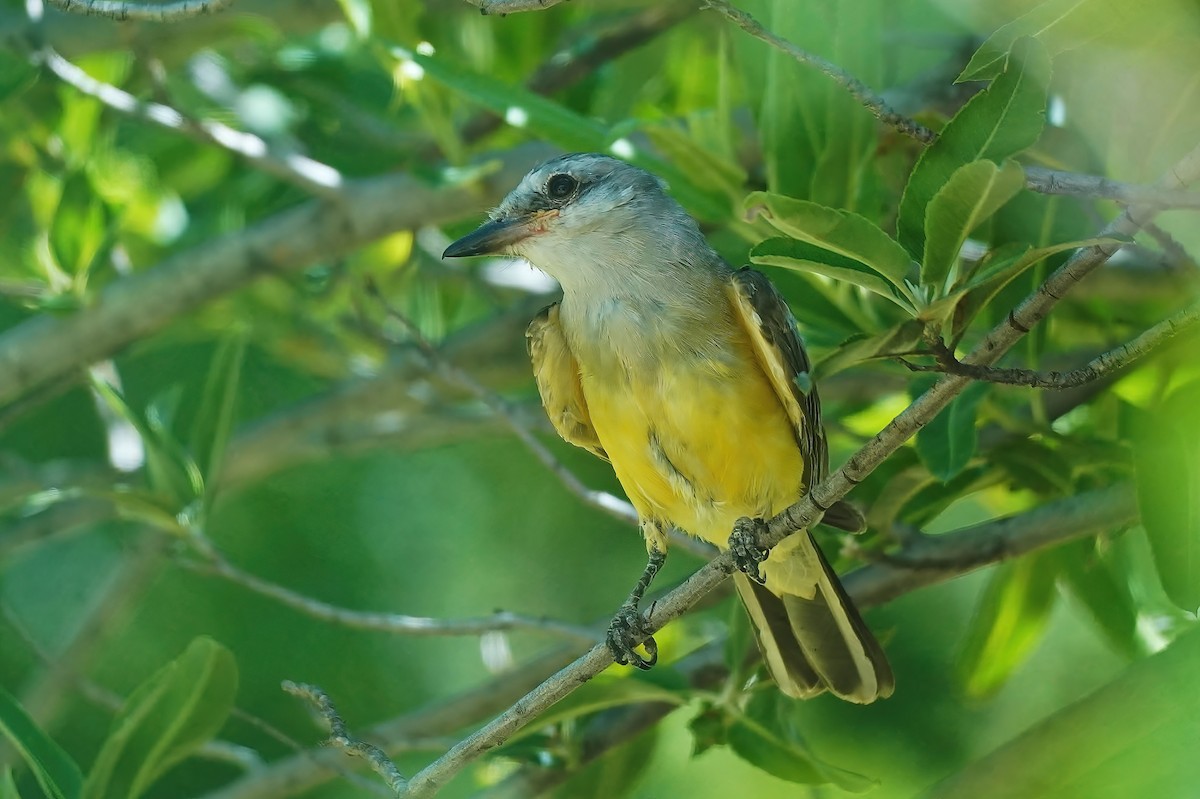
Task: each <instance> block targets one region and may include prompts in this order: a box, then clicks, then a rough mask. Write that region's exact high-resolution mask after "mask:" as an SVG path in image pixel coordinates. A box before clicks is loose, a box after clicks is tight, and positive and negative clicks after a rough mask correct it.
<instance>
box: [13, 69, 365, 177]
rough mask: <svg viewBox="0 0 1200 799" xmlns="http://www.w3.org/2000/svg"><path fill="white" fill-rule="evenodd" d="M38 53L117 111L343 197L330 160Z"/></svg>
mask: <svg viewBox="0 0 1200 799" xmlns="http://www.w3.org/2000/svg"><path fill="white" fill-rule="evenodd" d="M36 57H37V58H38V59H40V61H41V63H43V64H44V65H45V66H46V68H47V69H49V70H50V71H51V72H53V73H54V74H55V75H56V76H58V78H59V79H60V80H62V81H63V82H64V83H67V84H69V85H71V86H73V87H74V88H76V89H78V90H79V91H81V92H83V93H84V94H86V95H89V96H91V97H95V98H96V99H97V100H99V101H100V102H102V103H103V104H104V105H106V106H108V107H109V108H112V109H113V110H115V111H119V112H121V113H122V114H126V115H128V116H131V117H134V118H136V119H141V120H143V121H145V122H150V123H152V124H155V125H158V126H159V127H163V128H166V129H168V130H173V131H175V132H177V133H182V134H183V135H185V136H188V137H190V138H192V139H195V140H196V141H200V142H204V143H206V144H215V145H216V146H218V147H220V148H222V149H224V150H228V151H229V152H231V153H234V154H235V155H238V156H240V157H242V158H244V159H245V160H246V161H247V162H248V163H250V164H253V165H254V166H255V167H257V168H258V169H261V170H262V171H263V172H266V173H268V174H270V175H273V176H275V177H277V178H279V179H280V180H283V181H285V182H287V183H291V184H292V185H295V186H298V187H300V188H301V189H303V190H304V191H306V192H308V193H310V194H312V195H314V196H317V197H322V198H325V199H337V198H339V196H340V195H339V193H340V191H341V188H342V184H343V180H342V175H341V173H340V172H338V171H337V170H336V169H334V168H333V167H331V166H329V165H328V164H323V163H321V162H320V161H315V160H313V159H312V158H309V157H308V156H305V155H300V154H299V153H278V152H274V151H273V150H272V149H271V147H270V145H268V144H267V143H266V141H264V140H263V139H261V138H259V137H258V136H255V135H254V134H252V133H246V132H244V131H240V130H235V129H233V128H231V127H229V126H228V125H224V124H222V123H220V122H216V121H214V120H209V119H201V120H194V119H190V118H189V117H187V116H185V115H184V114H182V113H181V112H179V111H177V110H175V109H174V108H171V107H170V106H166V105H163V104H162V103H155V102H149V101H145V100H139V99H138V98H136V97H134V96H133V95H132V94H130V93H129V92H127V91H125V90H124V89H118V88H117V87H116V86H112V85H110V84H107V83H102V82H101V81H98V80H96V79H95V78H93V77H92V76H91V75H89V74H87V73H86V72H84V71H83V70H82V69H80V68H79V67H77V66H75V65H74V64H72V63H71V62H70V61H68V60H67V59H65V58H63V57H62V56H61V55H59V54H58V53H56V52H55V51H54V50H52V49H49V48H45V49H43V50H41V51H40V52H39V53H38V54H37V56H36Z"/></svg>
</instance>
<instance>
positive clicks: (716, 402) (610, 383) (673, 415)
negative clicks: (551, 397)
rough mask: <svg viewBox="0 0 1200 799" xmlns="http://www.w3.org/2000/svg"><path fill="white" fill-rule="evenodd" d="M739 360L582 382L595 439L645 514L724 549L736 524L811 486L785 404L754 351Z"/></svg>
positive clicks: (663, 366)
mask: <svg viewBox="0 0 1200 799" xmlns="http://www.w3.org/2000/svg"><path fill="white" fill-rule="evenodd" d="M739 350H740V352H739V355H744V356H745V357H739V358H737V359H735V364H737V365H734V366H729V365H723V366H721V367H716V366H714V365H712V364H707V365H697V364H696V363H695V362H693V363H691V364H690V365H688V364H680V363H659V364H655V365H653V366H651V367H645V368H644V369H642V370H640V371H634V372H633V373H628V374H625V375H621V376H619V377H618V376H612V375H609V376H602V375H597V374H588V372H587V371H586V370H585V371H584V374H583V390H584V394H585V396H586V398H587V404H588V408H589V410H590V412H591V416H592V423H593V425H594V426H595V430H596V434H597V436H598V437H599V439H600V442H601V443H602V444H603V446H604V449H605V451H606V452H607V453H608V456H609V458H610V459H611V460H612V465H613V468H614V470H615V471H616V473H617V478H618V479H619V480H620V481H621V485H622V487H624V489H625V492H626V494H627V495H628V496H629V499H630V501H631V502H632V503H633V505H634V507H636V508H637V510H638V513H639V514H640V515H641V516H642V517H643V518H648V519H653V520H656V521H663V522H668V523H670V524H673V525H675V526H676V527H679V528H680V529H682V530H685V531H686V532H688V533H690V534H692V535H694V536H696V537H698V538H702V539H704V540H706V541H709V542H710V543H713V544H716V545H717V546H721V547H724V546H725V545H726V543H727V541H728V538H729V533H730V531H731V530H732V528H733V524H734V522H735V521H736V520H737V519H738V518H740V517H742V516H771V515H772V514H774V513H776V512H778V511H780V510H782V509H783V508H785V507H787V506H788V505H790V504H791V503H792V502H794V501H795V500H796V499H797V498H799V496H800V493H801V490H802V486H803V477H804V464H803V460H802V458H801V455H800V451H799V448H798V447H797V445H796V440H795V438H794V435H793V432H792V426H791V423H790V422H789V420H788V418H787V415H786V414H785V413H784V410H783V407H782V405H781V404H780V402H779V399H778V398H777V397H776V395H775V392H774V390H773V389H772V388H771V386H770V384H769V383H768V381H767V379H766V377H765V376H764V375H763V374H762V372H761V371H760V370H759V368H758V366H757V364H756V363H755V362H754V361H753V356H752V355H751V354H750V352H749V350H748V346H745V347H739Z"/></svg>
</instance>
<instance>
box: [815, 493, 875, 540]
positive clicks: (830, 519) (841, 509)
mask: <svg viewBox="0 0 1200 799" xmlns="http://www.w3.org/2000/svg"><path fill="white" fill-rule="evenodd" d="M821 522H822V523H824V524H828V525H829V526H830V527H836V528H837V529H839V530H845V531H846V532H847V533H861V532H862V531H863V530H866V529H867V520H866V519H865V518H863V515H862V512H861V511H859V509H858V508H856V507H854V506H853V505H851V504H850V503H849V502H846V501H845V500H841V499H839V500H838V501H837V502H835V503H833V504H832V505H830V506H829V510H827V511H825V515H824V516H822V517H821Z"/></svg>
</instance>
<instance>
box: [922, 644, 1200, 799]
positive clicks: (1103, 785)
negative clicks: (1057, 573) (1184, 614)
mask: <svg viewBox="0 0 1200 799" xmlns="http://www.w3.org/2000/svg"><path fill="white" fill-rule="evenodd" d="M1197 662H1200V634H1197V633H1191V634H1189V635H1185V636H1183V637H1182V638H1180V639H1179V640H1177V641H1176V642H1175V643H1174V644H1172V645H1171V646H1169V647H1168V648H1167V649H1166V650H1165V651H1163V652H1160V653H1158V654H1156V655H1154V656H1153V657H1149V658H1146V659H1144V660H1139V661H1135V662H1134V663H1133V664H1132V665H1130V667H1129V668H1127V669H1126V670H1125V671H1124V672H1123V673H1122V674H1121V675H1120V676H1118V677H1117V678H1116V679H1115V680H1113V681H1112V682H1110V683H1108V684H1107V685H1104V686H1103V687H1101V688H1100V689H1098V690H1096V691H1094V692H1092V693H1091V694H1089V695H1088V696H1085V697H1084V698H1083V699H1080V700H1079V701H1077V702H1074V703H1072V704H1070V705H1067V706H1066V707H1065V708H1063V709H1062V710H1059V711H1058V712H1057V713H1054V714H1053V715H1051V716H1049V717H1048V718H1045V719H1043V720H1042V721H1040V722H1039V723H1037V724H1034V725H1033V726H1031V727H1030V728H1029V729H1027V730H1025V731H1024V732H1023V733H1021V734H1020V735H1018V736H1017V737H1015V738H1013V739H1012V740H1010V741H1009V742H1008V743H1006V744H1004V745H1003V746H1001V747H999V748H998V749H996V750H995V751H993V752H992V753H990V754H988V755H986V756H984V757H982V758H980V759H979V760H976V761H974V762H973V763H970V764H969V765H968V766H967V767H966V768H964V769H963V770H962V771H960V772H959V773H957V774H955V775H953V776H951V777H949V778H947V779H945V780H943V781H942V782H940V783H939V784H938V785H936V786H935V787H934V788H933V789H932V790H931V791H929V792H927V793H925V794H923V795H924V796H926V797H928V799H960V798H961V797H965V796H969V797H971V798H972V799H1029V798H1030V797H1034V796H1045V797H1050V796H1053V797H1054V798H1055V799H1095V798H1096V797H1101V796H1103V797H1134V796H1137V797H1142V796H1145V797H1164V799H1165V797H1187V796H1190V795H1192V794H1193V793H1194V792H1195V787H1196V785H1197V784H1200V758H1196V757H1192V756H1191V754H1192V753H1193V752H1194V746H1193V745H1194V743H1195V742H1196V741H1197V740H1200V691H1197V690H1196V663H1197Z"/></svg>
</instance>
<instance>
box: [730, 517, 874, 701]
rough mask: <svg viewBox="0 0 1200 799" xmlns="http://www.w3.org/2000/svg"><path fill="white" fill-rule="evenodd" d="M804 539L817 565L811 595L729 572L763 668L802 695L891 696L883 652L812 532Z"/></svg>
mask: <svg viewBox="0 0 1200 799" xmlns="http://www.w3.org/2000/svg"><path fill="white" fill-rule="evenodd" d="M809 543H810V545H811V546H812V547H813V549H814V550H815V551H816V553H817V558H816V560H818V561H819V562H820V564H821V568H822V573H821V574H820V575H816V580H815V582H816V585H815V586H814V588H815V590H814V592H813V597H812V598H811V599H805V598H804V597H799V596H791V595H785V596H783V597H779V596H776V595H775V594H773V593H771V591H770V590H768V589H767V588H766V587H764V586H761V585H759V584H757V583H754V582H752V581H751V580H749V579H748V578H747V577H746V576H745V575H742V574H737V575H734V584H735V585H736V586H737V590H738V594H739V595H740V596H741V598H742V601H743V603H745V605H746V610H747V612H748V613H749V614H750V621H751V623H752V626H753V627H754V630H755V636H756V637H757V639H758V644H759V649H761V650H762V653H763V658H764V659H765V660H766V663H767V669H768V670H769V671H770V672H771V676H772V677H773V678H774V679H775V682H776V683H777V684H778V685H779V688H780V690H782V691H783V692H784V693H785V694H787V695H788V696H794V697H797V698H801V699H805V698H808V697H811V696H815V695H816V694H819V693H821V692H822V691H825V690H828V691H830V692H832V693H834V694H836V695H837V696H839V697H841V698H842V699H846V700H849V701H851V702H858V703H861V704H866V703H869V702H873V701H875V700H876V699H881V698H884V697H888V696H891V694H892V691H893V689H894V688H895V678H894V677H893V675H892V669H891V666H889V665H888V661H887V656H886V655H885V654H884V653H883V649H882V648H881V647H880V646H879V642H878V641H876V640H875V636H874V635H872V634H871V631H870V629H868V628H867V625H866V623H865V622H864V621H863V620H862V617H861V616H859V614H858V611H857V610H856V609H855V607H854V605H853V603H852V602H851V601H850V598H849V597H848V596H847V595H846V592H845V590H844V589H843V588H842V585H841V583H840V582H839V581H838V579H837V575H835V574H834V573H833V570H832V569H831V568H830V566H829V563H828V562H827V561H826V560H825V557H824V555H822V554H821V550H820V548H819V547H817V545H816V543H815V542H813V541H812V538H811V536H810V537H809Z"/></svg>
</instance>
